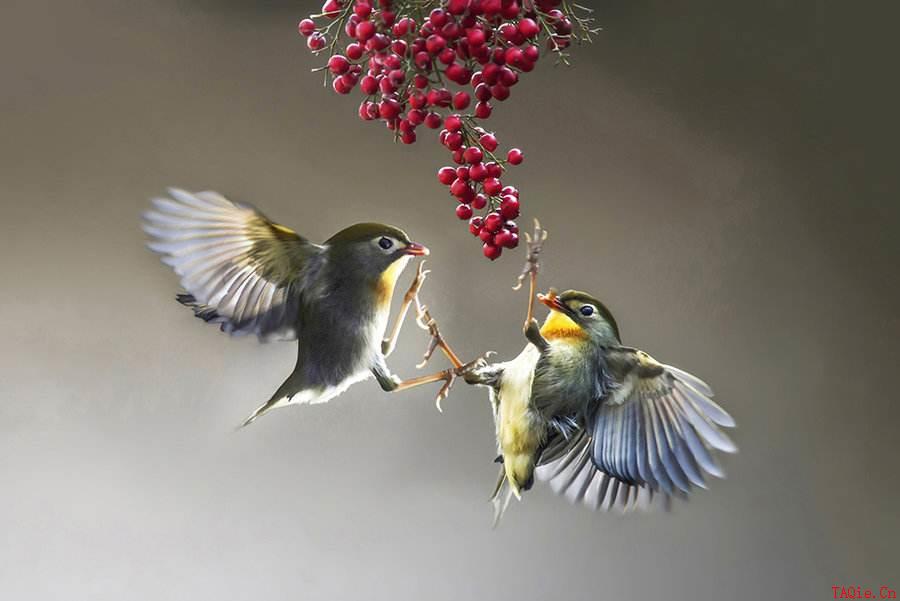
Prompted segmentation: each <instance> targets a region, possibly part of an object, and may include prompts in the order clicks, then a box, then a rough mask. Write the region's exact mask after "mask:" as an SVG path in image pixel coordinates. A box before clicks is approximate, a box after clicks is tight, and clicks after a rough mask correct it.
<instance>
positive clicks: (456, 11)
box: [447, 0, 469, 15]
mask: <svg viewBox="0 0 900 601" xmlns="http://www.w3.org/2000/svg"><path fill="white" fill-rule="evenodd" d="M467 8H469V0H450V1H449V2H447V12H448V13H450V14H451V15H461V14H463V13H464V12H466V9H467Z"/></svg>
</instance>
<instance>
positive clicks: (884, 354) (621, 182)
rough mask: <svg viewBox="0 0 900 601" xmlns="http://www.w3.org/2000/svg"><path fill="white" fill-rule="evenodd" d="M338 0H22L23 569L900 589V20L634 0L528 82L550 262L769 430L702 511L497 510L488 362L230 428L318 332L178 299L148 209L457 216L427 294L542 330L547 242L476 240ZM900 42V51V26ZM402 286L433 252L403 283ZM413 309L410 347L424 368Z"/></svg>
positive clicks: (1, 187) (10, 484) (153, 586)
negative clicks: (522, 279) (195, 313)
mask: <svg viewBox="0 0 900 601" xmlns="http://www.w3.org/2000/svg"><path fill="white" fill-rule="evenodd" d="M311 8H313V5H312V4H311V3H302V2H301V3H296V2H287V1H269V2H251V1H249V0H247V1H237V0H232V1H230V2H225V1H221V0H202V1H200V0H197V1H194V2H188V1H186V0H184V1H177V0H159V1H156V2H113V1H111V0H107V1H103V0H94V1H76V0H71V1H69V2H59V1H57V2H51V1H48V0H32V1H30V2H12V3H6V4H5V6H4V10H3V18H2V25H0V27H2V29H3V34H2V35H0V72H2V73H3V83H2V88H0V110H2V119H0V191H2V197H0V201H2V218H0V251H2V252H0V274H2V279H3V284H2V296H0V299H2V304H0V308H2V311H0V331H2V338H0V374H2V375H0V398H2V403H0V475H2V482H3V489H4V492H3V494H2V496H0V516H2V517H0V531H2V537H0V597H2V598H4V599H110V600H113V599H115V600H121V599H141V600H143V599H147V600H159V599H166V600H170V599H171V600H179V599H238V600H242V599H267V600H269V599H271V600H275V599H329V600H332V599H384V600H387V599H434V600H448V601H449V600H460V599H489V598H490V599H505V598H510V599H512V598H516V599H528V600H543V599H550V598H561V599H579V600H580V599H667V600H672V601H675V600H692V601H696V600H721V599H733V600H742V599H758V598H761V597H765V598H773V599H804V600H806V599H808V600H814V599H830V598H831V586H832V585H835V584H847V585H861V586H872V587H876V588H877V586H879V585H882V584H886V585H892V586H893V587H894V588H895V589H900V571H898V566H900V552H898V550H897V543H898V537H900V517H898V511H897V507H898V493H900V479H898V466H897V450H898V449H897V443H896V438H895V437H896V434H897V429H898V425H900V421H898V417H900V410H898V407H897V402H898V398H897V392H896V391H897V384H896V374H897V361H898V359H900V354H898V348H897V344H898V343H897V339H898V334H900V320H898V317H897V315H898V313H897V304H898V301H900V294H898V292H900V290H898V288H900V286H898V278H897V263H898V258H900V253H898V223H900V220H898V203H897V196H898V195H897V192H898V186H897V181H896V179H895V175H896V157H897V153H896V135H895V131H894V126H895V125H896V122H895V113H894V112H893V110H891V111H889V110H888V109H893V108H894V107H895V106H896V102H895V101H896V96H895V95H894V94H893V92H894V90H891V89H888V88H889V85H890V80H891V79H893V78H895V75H894V73H895V71H896V65H895V64H892V63H894V62H895V58H896V56H897V48H896V44H892V43H891V42H890V38H891V36H893V37H896V35H895V33H894V32H893V31H891V29H890V25H889V24H890V19H889V18H888V16H887V14H883V13H882V12H880V11H879V10H878V9H877V7H874V6H869V5H866V6H864V5H863V4H859V5H854V4H847V3H838V2H794V3H786V2H776V1H773V0H762V1H760V2H753V3H740V2H725V3H723V2H720V1H714V0H699V1H697V2H692V3H672V2H664V1H661V0H656V1H644V2H641V1H638V2H625V1H619V0H612V1H610V2H604V3H602V10H600V11H599V14H598V17H599V19H600V22H601V24H602V25H603V27H604V28H605V32H604V33H603V34H602V35H600V37H599V39H598V41H597V43H596V44H595V45H594V46H593V47H590V48H585V49H576V50H575V51H574V53H573V54H574V64H575V66H574V68H572V69H565V68H553V67H552V65H551V64H550V63H549V62H547V63H546V64H542V65H539V67H538V69H537V71H536V72H535V73H533V74H531V75H530V76H529V77H526V78H524V80H523V83H521V84H520V85H519V86H518V87H517V88H516V89H515V90H514V94H513V97H512V99H511V100H510V101H508V102H507V103H505V104H503V105H501V106H499V107H498V109H497V110H496V111H495V115H496V118H495V119H493V121H492V125H493V127H494V128H496V130H497V131H498V134H499V136H500V139H501V142H502V143H503V144H514V145H518V146H521V147H523V148H524V149H525V150H526V153H527V162H526V164H525V166H523V167H521V168H519V169H518V170H516V171H515V172H514V173H513V175H512V176H511V177H510V179H509V181H510V183H514V184H515V185H517V186H519V187H520V189H521V190H522V191H523V202H524V203H525V207H526V208H527V212H528V213H527V214H528V215H529V216H531V215H539V216H541V217H542V219H543V220H544V222H545V223H546V225H547V226H548V228H549V229H550V231H551V235H552V237H551V240H550V241H549V243H548V248H547V257H546V264H545V267H546V271H545V278H544V283H545V284H554V285H557V286H560V287H569V286H577V287H581V288H585V289H588V290H591V291H594V292H596V294H598V295H599V296H601V297H602V298H604V299H605V300H606V301H608V304H609V305H610V306H611V307H612V309H613V310H614V312H615V313H616V315H617V317H618V319H619V322H620V325H621V327H622V330H623V333H624V336H625V339H626V342H628V343H630V344H633V345H635V346H639V347H642V348H645V349H646V350H648V351H649V352H651V353H652V354H654V355H655V356H657V357H659V358H661V359H662V360H665V361H668V362H672V363H675V364H677V365H680V366H683V367H685V368H688V369H690V370H691V371H694V372H696V373H698V374H699V375H701V376H703V377H704V378H706V379H707V380H709V382H710V383H711V384H712V385H713V386H714V388H715V389H716V390H717V392H718V398H720V399H721V400H722V402H723V404H724V405H725V407H727V408H728V409H729V410H730V411H731V412H732V413H733V414H734V415H735V417H736V418H737V421H738V422H739V429H738V430H737V432H736V434H735V438H736V441H737V442H738V444H739V445H740V447H741V453H740V454H739V455H737V456H734V457H729V458H727V459H726V461H725V465H726V468H727V470H728V472H729V478H728V479H727V480H725V481H717V482H714V483H713V485H712V486H711V489H710V490H709V491H707V492H701V493H699V494H697V495H696V496H695V497H694V498H693V500H692V501H691V502H690V503H687V504H679V505H677V507H676V510H675V511H674V512H673V513H671V514H669V515H645V516H628V517H624V518H623V517H619V516H613V515H603V514H593V513H590V512H588V511H585V510H582V509H578V508H574V507H570V506H569V505H568V504H567V503H566V502H564V501H563V500H562V499H559V498H556V497H554V496H553V495H552V494H551V493H550V492H549V491H548V490H546V489H545V488H542V487H540V486H538V487H536V489H535V490H534V491H532V492H531V493H529V494H528V496H527V498H526V502H524V503H522V504H516V505H514V506H513V507H512V508H511V510H510V512H509V513H508V515H507V519H506V520H505V522H504V524H503V525H502V527H501V528H500V529H499V530H497V531H492V530H491V529H490V508H489V505H488V503H487V497H488V495H489V493H490V490H491V487H492V485H493V482H494V477H495V470H496V467H495V466H494V465H493V464H492V463H491V460H492V459H493V457H494V446H493V441H492V424H491V420H490V416H489V409H488V405H487V400H486V398H485V395H484V394H483V392H482V391H478V390H474V389H467V388H465V387H464V386H462V385H459V386H457V388H456V389H455V390H454V393H453V396H452V397H451V399H450V400H449V401H448V402H446V404H445V413H444V415H439V414H438V413H437V412H436V411H435V410H434V407H433V404H432V394H431V391H427V390H421V391H416V392H410V393H406V394H399V395H396V396H390V397H389V396H386V395H383V394H381V393H380V392H379V390H378V388H377V386H376V385H375V384H374V383H373V382H366V383H363V384H361V385H358V386H356V387H355V388H353V389H352V390H351V391H350V392H348V393H347V394H345V395H344V396H343V397H341V398H339V399H338V400H336V401H334V402H332V403H330V404H328V405H326V406H318V407H311V408H309V407H308V408H301V409H296V410H295V409H289V410H283V411H279V412H277V413H274V414H272V415H271V416H269V417H267V418H265V419H263V420H260V421H259V422H258V423H256V424H254V426H253V427H251V428H249V429H247V430H245V431H242V432H240V433H234V432H233V431H232V428H233V427H234V426H235V425H236V424H237V423H238V422H239V421H240V420H241V419H242V418H243V417H245V415H246V414H247V413H248V412H249V411H250V410H252V409H253V408H254V407H256V405H257V404H258V403H259V402H260V401H262V400H264V399H265V398H266V397H267V396H268V395H269V393H270V392H271V391H272V390H273V389H274V388H275V387H276V386H277V385H278V384H279V383H280V382H281V381H282V379H283V377H284V376H285V375H286V374H287V372H288V371H289V370H290V368H291V366H292V364H293V361H294V349H293V348H292V345H289V344H288V345H285V344H282V345H278V344H272V345H268V346H260V345H258V344H256V343H255V342H253V341H250V340H243V341H232V340H228V339H227V338H226V337H225V336H223V335H222V334H220V333H219V332H218V331H216V330H215V329H214V328H211V327H207V326H204V325H203V324H202V323H201V322H199V321H197V320H195V319H194V318H192V317H191V315H190V312H189V311H186V310H184V309H183V308H181V307H179V306H178V305H177V304H176V303H175V302H174V301H173V299H172V297H173V295H174V293H175V291H176V280H175V277H174V276H173V275H172V274H171V273H169V271H168V270H167V269H166V268H165V267H164V266H162V265H161V264H160V263H159V262H158V261H157V259H156V258H155V257H154V256H152V255H151V254H150V253H149V252H148V251H146V250H145V249H144V247H143V236H142V234H141V233H140V231H139V230H138V227H137V223H138V215H139V212H140V210H141V209H142V208H143V207H144V206H145V205H146V199H147V198H148V197H150V196H152V195H155V194H158V193H159V192H161V191H162V190H163V188H164V187H165V186H167V185H179V186H183V187H187V188H191V189H202V188H215V189H217V190H219V191H221V192H223V193H225V194H227V195H229V196H231V197H233V198H236V199H240V200H246V201H251V202H254V203H256V204H257V205H259V206H260V207H261V208H263V209H264V210H265V211H266V212H267V213H268V214H270V215H271V216H272V217H274V218H276V219H278V220H280V221H282V222H283V223H285V224H287V225H290V226H292V227H295V228H296V229H298V230H299V231H300V232H302V233H304V234H306V235H308V236H310V237H312V238H314V239H318V240H321V239H324V238H325V237H327V236H328V235H330V234H331V233H333V232H334V231H336V230H337V229H339V228H340V227H342V226H344V225H346V224H348V223H350V222H354V221H359V220H367V219H379V220H382V221H387V222H392V223H396V224H399V225H401V226H403V227H405V228H406V229H407V230H408V231H409V232H410V233H411V234H412V235H413V236H414V237H415V238H416V239H420V240H422V241H424V242H426V243H428V244H429V246H431V248H432V250H433V255H432V257H431V259H430V264H431V267H432V268H433V269H434V274H433V277H432V278H431V279H430V280H429V281H428V283H427V285H426V288H425V290H424V292H423V297H424V299H425V300H426V301H427V302H429V303H430V304H431V306H432V308H433V309H434V312H435V313H436V315H437V316H439V319H440V322H441V324H442V326H443V328H444V330H445V332H446V334H447V336H448V338H449V339H450V341H451V342H452V343H454V345H455V346H457V347H458V349H459V351H460V352H461V353H463V354H466V355H467V356H468V355H471V354H473V353H475V352H480V351H483V350H486V349H493V350H496V351H499V352H500V353H501V355H504V356H510V355H512V354H513V353H515V352H517V351H518V350H519V349H520V348H521V346H522V343H523V341H522V339H521V338H520V335H519V334H518V327H519V319H520V314H521V308H522V305H523V297H522V295H521V294H515V293H513V292H512V291H511V290H510V289H509V286H510V284H511V280H512V278H513V276H514V275H515V273H516V272H517V270H518V269H519V267H520V264H521V254H517V255H516V256H509V257H506V256H505V257H504V258H503V259H502V260H500V261H498V262H497V263H494V264H489V263H488V262H487V261H484V260H482V259H481V258H480V257H479V256H478V249H477V247H476V246H475V245H474V244H473V243H472V241H471V239H470V238H469V237H468V234H467V233H466V232H465V231H464V228H463V226H462V225H461V224H459V223H458V222H456V221H455V220H454V218H453V216H452V206H453V205H452V202H451V200H450V199H449V198H448V197H446V196H444V194H443V191H442V190H441V189H440V187H439V186H438V185H437V183H436V180H435V177H434V173H435V171H436V169H437V168H438V167H439V166H440V165H441V164H442V163H443V161H444V159H445V157H444V153H443V152H442V151H441V150H440V149H439V148H438V146H437V144H436V142H434V141H431V140H430V136H429V135H428V134H427V133H425V132H423V133H422V135H421V136H420V143H419V144H418V145H417V146H415V147H413V148H408V147H402V146H395V145H393V144H391V142H390V138H389V137H388V135H387V134H386V132H384V131H383V130H382V129H380V128H379V127H378V126H376V125H372V124H363V123H361V122H359V121H358V120H357V119H356V117H355V109H356V102H355V101H354V100H350V99H347V98H338V97H336V96H334V95H333V94H331V93H330V92H329V91H326V90H324V89H323V88H321V87H320V86H319V85H318V84H319V81H320V80H319V77H318V76H313V75H311V74H310V73H309V68H310V67H312V66H315V65H316V62H315V60H314V59H313V58H311V57H310V56H309V55H308V53H307V52H306V50H305V47H304V46H303V43H302V40H300V39H299V38H298V37H297V36H296V34H295V29H294V28H295V22H296V20H298V19H299V18H301V17H302V16H303V15H304V14H305V13H307V12H309V10H310V9H311ZM891 46H893V47H891ZM403 281H404V282H406V279H404V280H403ZM424 343H425V339H424V337H423V336H422V333H421V332H419V331H417V330H416V329H415V328H408V329H407V331H406V332H405V334H404V337H403V345H402V347H401V348H400V350H399V351H398V352H397V353H396V354H395V356H394V357H392V360H391V364H392V365H393V366H394V368H395V370H396V371H398V372H399V373H401V374H405V375H410V374H413V373H414V370H413V367H412V366H413V364H414V362H415V361H416V360H417V359H418V356H419V352H420V350H421V349H422V348H423V345H424Z"/></svg>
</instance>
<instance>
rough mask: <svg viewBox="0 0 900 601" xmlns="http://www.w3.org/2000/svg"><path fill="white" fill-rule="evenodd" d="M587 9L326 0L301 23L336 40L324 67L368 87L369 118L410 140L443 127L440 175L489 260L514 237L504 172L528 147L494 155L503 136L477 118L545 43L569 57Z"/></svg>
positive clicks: (518, 2) (447, 0)
mask: <svg viewBox="0 0 900 601" xmlns="http://www.w3.org/2000/svg"><path fill="white" fill-rule="evenodd" d="M577 8H578V10H581V11H587V9H583V8H580V7H577ZM591 21H592V19H591V18H590V17H589V16H587V15H586V14H584V15H583V14H580V13H577V12H576V7H575V6H574V5H572V4H571V3H570V2H568V1H566V0H327V1H326V2H325V4H324V6H323V7H322V13H321V14H319V15H313V16H312V17H310V18H308V19H304V20H303V21H301V22H300V26H299V30H300V33H301V34H302V35H303V36H305V37H306V38H307V40H306V41H307V45H308V46H309V48H310V50H312V51H313V52H314V53H320V52H324V51H326V50H327V51H328V53H329V59H328V62H327V65H326V66H325V67H322V69H323V70H326V73H327V74H328V75H329V76H330V77H331V86H332V88H333V89H334V91H335V92H337V93H338V94H349V93H350V92H352V91H353V90H354V89H355V88H357V87H359V89H360V90H361V91H362V93H363V94H364V95H365V96H366V98H365V99H364V100H363V102H362V103H361V104H360V106H359V117H360V118H361V119H363V120H365V121H374V120H381V121H383V122H384V123H385V124H386V125H387V127H388V129H390V130H392V131H393V132H394V135H395V137H396V138H397V139H399V140H400V141H401V142H403V143H404V144H412V143H414V142H415V141H416V129H417V128H418V127H419V126H420V125H423V124H424V125H425V127H426V128H429V129H441V131H440V137H439V139H440V141H441V143H442V144H443V145H444V146H445V147H446V148H447V149H448V150H449V152H450V153H451V156H452V159H453V162H454V163H455V164H456V165H458V166H457V167H443V168H441V169H440V171H439V172H438V179H439V180H440V182H441V183H443V184H445V185H447V186H449V189H450V193H451V195H452V196H453V197H455V198H456V199H457V200H458V202H459V204H458V205H457V207H456V209H455V210H456V216H457V217H458V218H459V219H461V220H464V221H468V222H469V230H470V231H471V232H472V234H474V235H475V236H477V237H478V238H479V239H480V240H481V242H482V245H483V252H484V255H485V256H486V257H488V258H489V259H491V260H493V259H496V258H497V257H499V256H500V254H501V252H502V250H503V249H504V248H515V247H516V246H517V245H518V240H519V237H518V228H517V226H516V223H515V219H516V218H517V217H518V215H519V193H518V191H517V190H516V189H515V188H513V187H512V186H504V185H503V184H502V183H501V176H502V175H503V172H504V171H505V170H506V168H507V167H508V166H509V165H518V164H520V163H521V162H522V160H523V158H524V155H523V153H522V151H521V150H519V149H517V148H513V149H511V150H509V151H508V152H507V153H506V156H505V158H500V157H498V156H497V155H496V154H495V152H496V150H497V147H498V143H497V138H496V137H495V135H494V134H493V133H490V132H487V131H485V130H484V129H482V128H481V127H479V126H478V125H477V123H478V121H479V120H484V119H488V118H489V117H490V116H491V112H492V111H493V105H492V102H494V101H504V100H506V99H507V98H509V96H510V90H511V88H512V87H513V86H515V85H516V84H517V83H518V82H519V76H520V74H521V73H527V72H529V71H531V70H533V69H534V66H535V63H536V62H537V61H538V59H539V58H540V56H541V53H542V52H541V48H545V49H547V50H549V51H551V52H554V53H556V54H557V55H558V56H559V57H560V58H561V59H562V60H565V56H566V55H565V54H564V49H565V48H567V47H568V46H569V45H570V44H571V42H572V40H573V39H575V40H588V41H589V40H590V34H592V33H594V31H595V30H593V29H590V23H591ZM345 36H346V37H345ZM342 40H343V41H342ZM341 52H343V53H341ZM451 88H453V89H451ZM473 97H474V98H473ZM473 104H474V106H473ZM464 111H468V112H464ZM476 211H479V212H482V214H480V215H476V214H475V213H476Z"/></svg>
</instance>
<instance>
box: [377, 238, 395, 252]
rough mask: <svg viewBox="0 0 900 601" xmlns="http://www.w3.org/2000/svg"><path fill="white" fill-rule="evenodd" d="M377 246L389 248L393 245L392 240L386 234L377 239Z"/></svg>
mask: <svg viewBox="0 0 900 601" xmlns="http://www.w3.org/2000/svg"><path fill="white" fill-rule="evenodd" d="M378 246H380V247H381V248H383V249H384V250H388V249H390V248H391V247H392V246H394V241H393V240H391V239H390V238H388V237H387V236H382V237H381V239H380V240H378Z"/></svg>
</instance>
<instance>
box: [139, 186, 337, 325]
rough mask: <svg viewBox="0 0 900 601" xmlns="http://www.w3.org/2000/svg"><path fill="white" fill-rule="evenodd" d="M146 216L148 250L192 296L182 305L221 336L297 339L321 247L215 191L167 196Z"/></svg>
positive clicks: (174, 192) (155, 201)
mask: <svg viewBox="0 0 900 601" xmlns="http://www.w3.org/2000/svg"><path fill="white" fill-rule="evenodd" d="M169 194H170V197H169V198H155V199H153V200H152V204H153V207H152V208H151V209H150V210H149V211H147V212H146V213H144V215H143V217H144V222H143V229H144V231H145V232H147V233H148V234H149V235H150V236H151V238H152V239H151V241H150V242H149V244H148V246H149V247H150V248H151V249H152V250H154V251H155V252H157V253H159V254H161V255H162V261H163V263H166V264H167V265H170V266H171V267H172V268H173V269H174V270H175V273H177V274H178V275H179V276H180V278H181V285H182V286H183V287H184V288H185V290H186V291H187V293H186V294H180V295H178V300H179V301H180V302H181V303H182V304H184V305H187V306H189V307H191V308H192V309H193V310H194V313H195V314H196V315H197V317H200V318H201V319H203V320H205V321H207V322H210V323H216V324H220V328H221V330H222V331H223V332H226V333H228V334H231V335H235V336H239V335H246V334H255V335H256V336H258V337H259V338H260V340H293V339H296V337H297V332H296V331H295V330H296V323H295V322H296V318H297V314H298V311H299V306H300V299H301V295H302V294H303V291H304V289H306V288H308V287H309V285H310V282H311V281H312V279H313V277H314V275H315V273H316V272H317V270H318V269H319V268H320V266H321V264H322V262H323V261H324V254H323V250H324V249H323V247H322V246H319V245H317V244H313V243H311V242H309V241H308V240H306V239H305V238H303V237H301V236H299V235H297V234H296V233H295V232H293V231H292V230H290V229H288V228H286V227H284V226H281V225H278V224H277V223H273V222H272V221H270V220H269V219H268V218H266V217H265V216H264V215H263V214H262V213H260V212H259V211H257V210H256V209H254V208H253V207H250V206H248V205H245V204H241V203H237V202H232V201H230V200H228V199H227V198H225V197H224V196H222V195H220V194H217V193H215V192H197V193H190V192H186V191H184V190H177V189H171V190H169Z"/></svg>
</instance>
